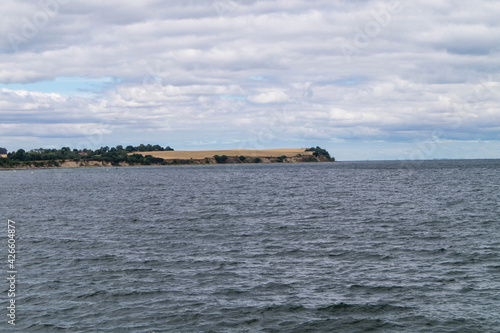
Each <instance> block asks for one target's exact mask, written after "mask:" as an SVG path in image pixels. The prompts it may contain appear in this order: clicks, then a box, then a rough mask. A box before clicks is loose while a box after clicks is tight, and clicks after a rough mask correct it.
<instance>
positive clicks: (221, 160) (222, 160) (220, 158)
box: [214, 155, 228, 163]
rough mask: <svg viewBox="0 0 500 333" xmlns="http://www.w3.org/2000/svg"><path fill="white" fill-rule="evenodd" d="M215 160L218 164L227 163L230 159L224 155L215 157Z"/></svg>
mask: <svg viewBox="0 0 500 333" xmlns="http://www.w3.org/2000/svg"><path fill="white" fill-rule="evenodd" d="M214 158H215V161H216V162H217V163H226V161H227V159H228V157H227V156H226V155H222V156H219V155H214Z"/></svg>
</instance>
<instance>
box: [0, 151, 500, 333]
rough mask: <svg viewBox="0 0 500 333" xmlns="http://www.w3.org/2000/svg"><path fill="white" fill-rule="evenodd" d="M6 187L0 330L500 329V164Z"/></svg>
mask: <svg viewBox="0 0 500 333" xmlns="http://www.w3.org/2000/svg"><path fill="white" fill-rule="evenodd" d="M0 190H1V192H0V193H1V194H0V196H1V210H0V215H1V216H0V218H1V219H3V221H2V224H3V225H4V226H5V228H2V229H4V231H5V232H4V235H6V224H7V219H12V220H14V221H16V222H17V236H18V239H17V244H18V257H17V262H16V264H17V269H18V287H17V288H18V295H17V298H16V302H17V303H16V304H17V313H16V314H17V321H16V326H15V327H11V326H10V325H7V316H6V313H7V310H6V309H5V306H7V304H8V303H7V302H8V299H7V296H6V291H7V289H8V285H7V282H5V287H4V290H5V292H4V293H3V295H4V296H2V298H3V300H2V304H3V305H4V306H2V308H4V309H5V310H4V312H5V313H4V314H1V313H0V315H1V316H0V318H3V319H1V322H0V330H1V331H2V332H14V331H19V332H72V333H73V332H150V331H154V332H365V331H366V332H499V331H500V160H490V161H488V160H484V161H428V162H415V163H413V164H408V163H403V162H352V163H351V162H350V163H345V162H344V163H335V164H331V163H326V164H292V165H227V166H220V165H219V166H180V167H146V168H110V169H106V168H98V169H90V168H87V169H65V170H34V171H17V172H13V171H4V172H0ZM2 239H4V240H5V241H4V242H2V243H3V244H4V245H2V246H1V247H0V253H4V254H5V255H4V257H5V262H6V258H7V245H6V244H7V241H6V237H3V238H2ZM1 248H4V250H1ZM6 270H7V264H5V265H3V266H0V272H3V273H2V274H3V276H4V277H6V275H7V273H6ZM4 281H5V279H4ZM0 312H1V310H0Z"/></svg>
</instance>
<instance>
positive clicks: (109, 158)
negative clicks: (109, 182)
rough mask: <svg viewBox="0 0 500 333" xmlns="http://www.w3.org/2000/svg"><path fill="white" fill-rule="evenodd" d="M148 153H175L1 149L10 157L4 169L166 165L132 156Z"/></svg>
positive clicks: (141, 147) (119, 149)
mask: <svg viewBox="0 0 500 333" xmlns="http://www.w3.org/2000/svg"><path fill="white" fill-rule="evenodd" d="M135 151H137V152H148V151H173V149H172V148H170V147H169V146H167V147H162V146H160V145H150V144H148V145H144V144H141V145H139V146H127V147H125V148H124V147H123V146H122V145H118V146H116V147H112V148H110V147H108V146H105V147H101V148H99V149H96V150H92V149H87V148H85V149H71V148H70V147H62V148H61V149H44V148H39V149H32V150H30V151H25V150H24V149H18V150H17V151H13V152H8V151H7V149H5V148H0V154H2V155H7V156H6V157H0V167H3V168H5V167H7V168H11V167H16V166H20V165H21V166H22V165H26V166H35V167H38V166H59V163H60V162H65V161H75V162H81V161H87V162H90V161H96V162H106V163H111V164H112V165H118V164H120V163H122V162H125V163H128V164H142V165H150V164H163V163H164V162H165V161H164V159H162V158H158V157H153V156H151V155H146V156H143V155H142V154H132V155H129V153H131V152H135Z"/></svg>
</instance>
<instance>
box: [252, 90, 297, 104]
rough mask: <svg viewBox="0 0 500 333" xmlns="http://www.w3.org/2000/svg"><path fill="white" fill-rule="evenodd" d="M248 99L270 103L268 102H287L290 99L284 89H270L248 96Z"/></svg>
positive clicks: (259, 102)
mask: <svg viewBox="0 0 500 333" xmlns="http://www.w3.org/2000/svg"><path fill="white" fill-rule="evenodd" d="M248 100H249V101H250V102H253V103H258V104H268V103H285V102H288V101H289V100H290V99H289V98H288V95H287V94H286V93H285V92H283V91H268V92H264V93H261V94H258V95H255V96H250V97H248Z"/></svg>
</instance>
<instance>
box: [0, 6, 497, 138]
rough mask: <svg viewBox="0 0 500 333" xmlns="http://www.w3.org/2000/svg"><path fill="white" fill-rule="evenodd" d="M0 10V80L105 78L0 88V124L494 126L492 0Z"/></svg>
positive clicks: (49, 127)
mask: <svg viewBox="0 0 500 333" xmlns="http://www.w3.org/2000/svg"><path fill="white" fill-rule="evenodd" d="M57 1H60V2H57ZM41 3H45V4H48V3H51V4H54V3H56V4H57V6H55V5H53V6H52V7H50V6H49V7H46V6H45V7H46V8H45V9H44V6H41V5H40V4H41ZM47 8H49V9H47ZM0 11H1V12H2V13H3V20H2V24H1V25H0V33H1V34H2V35H4V36H6V37H7V38H3V39H2V40H1V41H0V50H1V53H0V82H1V83H4V84H14V83H16V84H18V83H32V82H38V81H43V80H53V79H54V78H57V77H87V78H102V77H113V78H115V79H116V84H115V85H113V86H111V87H108V88H106V89H105V90H103V91H101V92H99V93H98V94H97V95H96V96H95V97H94V98H88V99H84V98H76V97H67V96H63V95H61V94H59V93H58V91H57V88H54V89H55V90H54V93H53V94H43V93H37V92H35V91H31V92H21V91H16V90H15V89H11V88H8V89H4V90H2V93H1V94H0V97H1V101H0V119H1V126H0V136H2V137H3V138H4V140H5V138H7V137H9V136H11V135H12V133H13V132H16V133H18V135H19V136H22V137H29V136H34V137H38V136H40V137H46V136H50V135H53V136H54V137H57V136H63V137H68V136H74V137H78V136H80V137H83V136H85V135H93V134H95V133H94V132H95V131H94V132H92V126H91V125H89V124H93V125H94V127H96V126H97V125H96V124H106V126H107V127H106V133H102V134H103V135H104V136H106V135H108V136H109V137H112V138H113V140H116V138H117V137H119V135H120V134H119V133H126V132H127V131H128V132H129V133H135V134H134V135H136V136H137V141H140V140H141V136H140V133H141V131H154V132H158V133H164V134H165V135H166V136H167V137H173V136H178V137H191V141H192V142H201V141H203V140H204V135H208V134H206V133H208V132H210V133H211V134H210V136H211V137H213V136H215V138H213V140H215V141H216V142H217V140H219V141H220V142H223V141H230V142H237V141H241V140H247V139H248V138H255V137H256V136H258V135H261V134H262V132H263V131H267V132H272V134H273V136H274V137H279V138H281V139H282V140H290V141H294V140H298V141H299V142H309V140H324V141H326V142H338V141H339V140H360V139H362V140H388V141H412V140H424V139H428V138H429V136H430V135H431V134H430V133H433V132H435V131H439V133H441V136H442V138H443V139H446V138H448V139H453V140H476V139H488V140H498V139H500V138H499V137H498V134H497V133H498V129H499V128H500V118H499V116H498V106H499V102H500V101H499V98H498V96H500V94H499V90H500V84H499V80H500V76H499V69H500V57H499V56H498V55H499V51H500V50H499V45H498V43H497V41H498V40H499V37H500V27H499V25H498V23H497V18H498V17H499V14H500V4H499V3H497V2H496V1H487V0H481V1H477V2H474V3H463V2H458V1H453V0H440V1H436V0H433V1H430V0H421V1H417V2H410V1H405V0H401V1H394V2H391V3H388V2H385V1H376V0H373V1H341V0H338V1H323V0H314V1H305V0H288V1H282V0H281V1H278V0H276V1H243V0H241V1H237V0H234V1H229V0H227V1H226V0H221V1H209V0H206V1H155V0H150V1H141V2H136V1H135V2H133V1H117V0H116V1H101V0H93V1H85V2H84V1H76V0H73V1H69V0H65V1H62V0H47V1H45V2H32V1H12V0H8V1H4V2H2V4H1V5H0ZM43 13H45V14H46V17H47V20H46V22H45V21H43V20H42V19H43V17H44V16H43ZM37 20H38V21H37ZM30 24H31V25H33V26H34V27H35V29H32V30H30V29H29V28H30ZM277 113H278V114H280V115H279V116H277V115H276V114H277ZM276 122H281V125H280V126H277V125H273V126H269V125H268V124H269V123H276ZM26 124H30V126H29V129H28V127H27V126H26ZM54 128H59V129H60V130H54ZM228 128H231V129H234V131H232V132H231V134H230V135H231V137H228V135H229V134H228V131H227V129H228ZM218 131H219V132H218ZM214 133H215V134H214ZM217 133H219V134H217ZM103 140H104V141H105V139H103ZM301 140H302V141H301Z"/></svg>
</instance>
